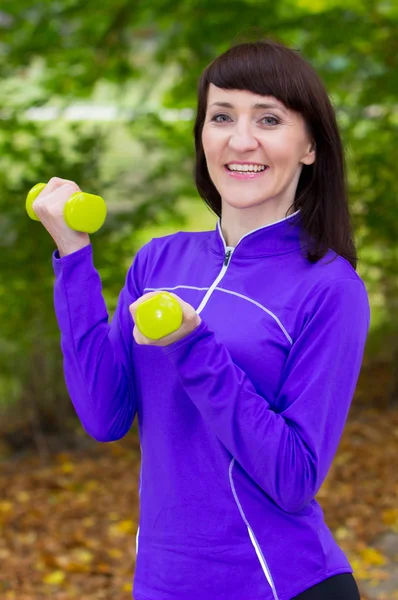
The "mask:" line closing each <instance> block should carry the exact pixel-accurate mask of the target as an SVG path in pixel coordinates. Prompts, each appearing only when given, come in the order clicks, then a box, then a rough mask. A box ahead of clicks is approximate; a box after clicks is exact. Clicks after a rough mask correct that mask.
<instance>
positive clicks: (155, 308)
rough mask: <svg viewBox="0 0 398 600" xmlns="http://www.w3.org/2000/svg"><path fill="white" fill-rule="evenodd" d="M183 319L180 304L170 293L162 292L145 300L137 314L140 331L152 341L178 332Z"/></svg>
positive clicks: (138, 308)
mask: <svg viewBox="0 0 398 600" xmlns="http://www.w3.org/2000/svg"><path fill="white" fill-rule="evenodd" d="M182 317H183V315H182V308H181V305H180V303H179V302H178V301H177V300H176V299H175V298H174V296H172V295H171V294H169V292H160V293H159V294H156V296H152V297H151V298H148V300H144V302H142V303H141V304H139V306H138V307H137V310H136V313H135V318H136V325H137V327H138V329H139V330H140V331H141V333H142V334H143V335H145V336H146V337H147V338H150V339H152V340H158V339H160V338H162V337H164V336H166V335H169V334H170V333H172V332H173V331H176V330H177V329H178V328H179V327H180V325H181V323H182Z"/></svg>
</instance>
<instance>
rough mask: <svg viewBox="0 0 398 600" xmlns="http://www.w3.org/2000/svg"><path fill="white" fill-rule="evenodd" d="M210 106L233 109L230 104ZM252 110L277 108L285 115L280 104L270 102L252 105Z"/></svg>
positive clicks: (216, 103) (284, 110)
mask: <svg viewBox="0 0 398 600" xmlns="http://www.w3.org/2000/svg"><path fill="white" fill-rule="evenodd" d="M210 106H222V107H223V108H234V107H233V105H232V104H230V103H229V102H213V104H211V105H210ZM252 108H254V109H256V108H261V109H264V108H278V109H279V110H281V111H283V112H285V113H287V111H286V109H285V108H284V107H283V106H281V105H280V104H273V103H272V102H267V103H263V102H261V103H258V104H253V105H252Z"/></svg>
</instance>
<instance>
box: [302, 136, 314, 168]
mask: <svg viewBox="0 0 398 600" xmlns="http://www.w3.org/2000/svg"><path fill="white" fill-rule="evenodd" d="M315 156H316V144H315V142H314V141H312V143H311V145H310V146H309V148H308V150H307V153H306V154H304V156H303V158H302V159H301V161H300V162H302V163H303V164H304V165H312V164H313V163H314V162H315Z"/></svg>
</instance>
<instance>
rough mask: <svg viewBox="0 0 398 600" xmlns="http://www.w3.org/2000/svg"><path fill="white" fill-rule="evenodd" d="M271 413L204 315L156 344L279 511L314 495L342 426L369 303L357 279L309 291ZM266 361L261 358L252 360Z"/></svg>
mask: <svg viewBox="0 0 398 600" xmlns="http://www.w3.org/2000/svg"><path fill="white" fill-rule="evenodd" d="M315 296H316V297H315V298H312V302H311V307H312V308H311V314H309V315H308V318H307V319H306V322H305V325H304V326H303V327H302V330H301V333H300V334H299V335H298V337H297V339H296V340H295V341H294V343H293V345H292V347H291V350H290V352H289V355H288V358H287V361H286V363H285V366H284V372H283V373H282V383H281V386H280V389H279V393H278V395H277V398H276V403H275V406H277V407H280V408H278V411H277V412H276V411H275V410H271V408H270V404H269V402H268V401H267V398H263V397H262V396H260V395H259V394H258V393H257V392H256V390H255V387H254V385H253V384H252V383H251V381H250V380H249V378H248V377H247V375H246V374H245V373H244V372H243V371H242V369H241V368H239V367H238V366H237V365H236V364H234V362H233V361H232V359H231V356H230V354H229V352H228V350H227V348H226V347H225V346H224V345H223V344H221V343H219V342H218V341H217V339H216V337H215V335H214V333H213V332H212V331H210V329H209V328H208V327H207V325H206V323H205V322H204V321H203V320H202V322H201V323H200V325H199V326H198V327H197V328H196V329H195V330H194V331H193V332H191V333H190V334H189V335H188V336H186V337H185V338H183V339H182V340H178V341H177V342H174V343H173V344H170V345H169V346H165V347H164V348H163V351H164V352H165V354H166V355H167V356H168V358H169V359H170V360H171V361H172V363H173V364H174V366H175V369H176V370H177V373H178V376H179V379H180V381H181V383H182V386H183V387H184V389H185V391H186V393H187V394H188V396H189V397H190V398H191V400H192V401H193V402H194V404H195V405H196V407H197V408H198V410H199V411H200V413H201V414H202V416H203V418H204V419H206V420H207V421H208V423H209V424H210V426H211V427H212V429H213V431H214V433H215V434H216V435H217V437H218V438H219V440H220V441H221V442H222V443H223V445H224V446H225V448H226V449H227V450H228V451H229V452H230V453H231V455H232V456H234V457H235V459H236V461H237V462H238V463H239V464H240V465H241V467H242V468H243V469H244V470H245V471H246V472H247V473H248V475H249V476H250V477H251V478H252V479H253V480H254V481H255V482H256V483H257V484H258V485H259V486H260V487H261V488H262V489H263V490H264V492H265V493H266V494H267V495H268V496H270V497H271V498H272V500H273V501H274V502H276V503H277V504H278V505H279V506H280V507H281V508H282V509H283V510H285V511H286V512H291V513H295V512H298V511H300V510H301V509H302V508H304V507H305V506H306V505H307V504H308V503H310V502H311V501H312V500H313V499H314V497H315V496H316V494H317V492H318V490H319V488H320V487H321V485H322V483H323V481H324V479H325V478H326V475H327V473H328V471H329V468H330V466H331V464H332V460H333V458H334V455H335V453H336V450H337V447H338V444H339V442H340V439H341V435H342V433H343V429H344V425H345V422H346V418H347V415H348V411H349V407H350V404H351V401H352V398H353V395H354V391H355V387H356V384H357V380H358V376H359V372H360V368H361V363H362V358H363V352H364V347H365V342H366V337H367V333H368V329H369V321H370V310H369V302H368V296H367V293H366V289H365V286H364V285H363V283H362V281H361V280H360V279H358V280H353V279H341V280H337V281H334V282H333V283H332V284H328V285H327V286H326V287H323V288H322V290H320V291H319V292H318V293H316V294H315ZM254 359H255V360H263V361H264V370H265V369H266V368H267V364H269V362H270V361H269V360H268V359H267V357H266V356H263V357H254Z"/></svg>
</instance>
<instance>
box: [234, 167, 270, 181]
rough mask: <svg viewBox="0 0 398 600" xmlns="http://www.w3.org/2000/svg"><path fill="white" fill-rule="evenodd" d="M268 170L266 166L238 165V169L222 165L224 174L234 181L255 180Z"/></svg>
mask: <svg viewBox="0 0 398 600" xmlns="http://www.w3.org/2000/svg"><path fill="white" fill-rule="evenodd" d="M268 169H269V167H268V165H255V166H254V165H250V166H249V165H248V166H246V165H240V166H239V168H236V167H235V168H234V167H231V166H230V165H224V170H225V171H226V173H227V174H228V175H229V177H233V178H234V179H256V178H258V177H261V176H262V175H264V173H265V172H266V171H267V170H268Z"/></svg>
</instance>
